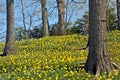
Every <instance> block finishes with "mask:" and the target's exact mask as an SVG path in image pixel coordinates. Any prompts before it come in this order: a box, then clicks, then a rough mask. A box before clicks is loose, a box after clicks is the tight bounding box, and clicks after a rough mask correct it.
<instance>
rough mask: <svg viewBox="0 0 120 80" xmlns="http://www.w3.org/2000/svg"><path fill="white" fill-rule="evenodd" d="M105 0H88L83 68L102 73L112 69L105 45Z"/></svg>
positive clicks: (93, 72)
mask: <svg viewBox="0 0 120 80" xmlns="http://www.w3.org/2000/svg"><path fill="white" fill-rule="evenodd" d="M106 3H107V0H89V54H88V57H87V61H86V64H85V70H86V71H87V72H90V73H91V74H102V72H107V73H108V72H110V71H111V70H113V69H114V67H113V65H112V63H111V62H110V59H109V56H108V53H107V49H106V48H107V47H106V22H107V21H106V7H107V5H106Z"/></svg>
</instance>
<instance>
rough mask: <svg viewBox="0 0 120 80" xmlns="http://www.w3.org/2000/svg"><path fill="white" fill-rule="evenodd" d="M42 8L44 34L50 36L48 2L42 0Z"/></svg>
mask: <svg viewBox="0 0 120 80" xmlns="http://www.w3.org/2000/svg"><path fill="white" fill-rule="evenodd" d="M41 6H42V24H43V34H44V36H48V35H49V28H48V15H47V8H46V0H41Z"/></svg>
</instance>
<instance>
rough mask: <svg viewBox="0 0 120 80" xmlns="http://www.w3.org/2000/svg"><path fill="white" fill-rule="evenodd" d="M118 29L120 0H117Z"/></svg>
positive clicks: (119, 24)
mask: <svg viewBox="0 0 120 80" xmlns="http://www.w3.org/2000/svg"><path fill="white" fill-rule="evenodd" d="M117 18H118V29H119V30H120V0H117Z"/></svg>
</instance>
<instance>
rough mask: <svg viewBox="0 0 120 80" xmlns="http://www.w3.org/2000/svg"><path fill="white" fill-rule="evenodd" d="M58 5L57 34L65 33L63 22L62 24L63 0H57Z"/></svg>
mask: <svg viewBox="0 0 120 80" xmlns="http://www.w3.org/2000/svg"><path fill="white" fill-rule="evenodd" d="M57 6H58V35H64V34H66V29H65V24H64V14H65V12H64V6H65V3H64V0H57Z"/></svg>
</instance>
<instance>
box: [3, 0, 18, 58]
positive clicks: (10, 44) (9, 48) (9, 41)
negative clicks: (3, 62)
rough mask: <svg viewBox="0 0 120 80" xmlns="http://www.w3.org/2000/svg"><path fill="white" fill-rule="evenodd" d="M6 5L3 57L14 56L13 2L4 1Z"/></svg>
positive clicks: (12, 0)
mask: <svg viewBox="0 0 120 80" xmlns="http://www.w3.org/2000/svg"><path fill="white" fill-rule="evenodd" d="M6 3H7V36H6V44H5V48H4V52H3V55H5V56H6V55H11V54H15V52H16V50H15V44H14V0H6Z"/></svg>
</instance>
